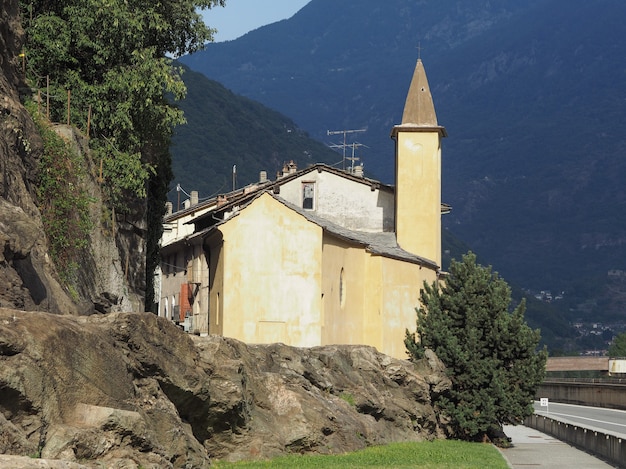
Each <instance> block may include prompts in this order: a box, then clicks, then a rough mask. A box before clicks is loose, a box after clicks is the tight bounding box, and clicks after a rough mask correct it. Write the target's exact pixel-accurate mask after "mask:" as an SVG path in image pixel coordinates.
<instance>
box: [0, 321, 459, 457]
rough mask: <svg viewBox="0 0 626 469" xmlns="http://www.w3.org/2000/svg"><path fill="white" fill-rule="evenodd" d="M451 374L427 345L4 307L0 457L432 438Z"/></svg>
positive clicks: (268, 448) (346, 445) (226, 453)
mask: <svg viewBox="0 0 626 469" xmlns="http://www.w3.org/2000/svg"><path fill="white" fill-rule="evenodd" d="M449 385H450V382H449V380H448V379H447V378H446V377H445V374H444V373H443V366H442V365H441V362H439V361H438V360H437V359H436V357H434V356H433V355H430V356H428V357H427V359H425V360H423V361H422V362H420V363H415V364H414V363H411V362H408V361H404V360H397V359H393V358H390V357H388V356H385V355H382V354H380V353H378V352H377V351H376V350H375V349H373V348H371V347H367V346H325V347H315V348H310V349H299V348H293V347H288V346H285V345H282V344H274V345H246V344H243V343H241V342H238V341H236V340H232V339H227V338H223V337H195V336H189V335H187V334H185V333H184V332H182V331H181V330H180V329H178V328H177V327H176V326H174V325H173V324H172V323H171V322H169V321H167V320H164V319H162V318H158V317H156V316H154V315H152V314H148V313H139V314H124V313H112V314H108V315H95V316H59V315H51V314H47V313H39V312H30V313H25V312H20V311H16V310H8V309H0V453H3V454H4V456H2V458H5V459H0V463H2V462H4V461H5V460H6V458H11V457H13V458H15V463H14V465H15V467H20V466H18V465H17V464H18V462H19V461H20V460H21V461H23V459H20V457H22V458H23V457H24V456H31V457H33V456H35V457H41V458H44V459H46V460H47V462H46V464H53V463H54V461H55V460H65V461H69V462H72V464H74V466H71V467H82V466H84V467H103V466H104V467H116V468H135V467H138V466H141V467H153V468H157V467H158V468H166V467H194V468H201V467H208V466H209V464H210V459H211V458H216V459H225V460H241V459H257V458H269V457H273V456H276V455H280V454H282V453H305V452H306V453H341V452H345V451H351V450H356V449H359V448H363V447H365V446H368V445H374V444H383V443H388V442H392V441H407V440H423V439H433V438H438V437H441V436H443V430H442V427H441V424H440V422H438V418H437V414H436V412H435V409H433V407H432V405H431V397H432V395H433V394H434V393H437V392H441V391H442V390H443V389H446V388H447V387H448V386H449ZM8 455H13V456H8ZM40 462H41V463H43V462H44V461H43V460H42V461H40ZM24 467H27V466H24ZM37 467H56V466H53V465H49V466H44V465H42V466H37ZM64 467H65V466H64ZM68 467H70V466H68Z"/></svg>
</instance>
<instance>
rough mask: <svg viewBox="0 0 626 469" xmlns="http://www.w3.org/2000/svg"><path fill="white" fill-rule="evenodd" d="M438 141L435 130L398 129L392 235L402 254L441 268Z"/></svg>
mask: <svg viewBox="0 0 626 469" xmlns="http://www.w3.org/2000/svg"><path fill="white" fill-rule="evenodd" d="M440 143H441V138H440V136H439V133H438V132H437V131H425V132H421V131H418V132H415V131H408V130H399V131H398V134H397V143H396V145H397V162H396V171H397V174H396V234H397V239H398V244H399V245H400V246H401V247H402V248H403V249H404V250H406V251H409V252H412V253H413V254H417V255H418V256H421V257H425V258H427V259H430V260H432V261H434V262H436V263H437V265H441V144H440Z"/></svg>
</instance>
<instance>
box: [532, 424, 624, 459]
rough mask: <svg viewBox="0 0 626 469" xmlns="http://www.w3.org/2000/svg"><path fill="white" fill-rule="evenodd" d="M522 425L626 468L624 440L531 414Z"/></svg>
mask: <svg viewBox="0 0 626 469" xmlns="http://www.w3.org/2000/svg"><path fill="white" fill-rule="evenodd" d="M524 425H526V426H527V427H530V428H534V429H536V430H539V431H540V432H543V433H546V434H548V435H550V436H553V437H554V438H557V439H558V440H561V441H563V442H565V443H568V444H570V445H572V446H575V447H577V448H579V449H582V450H583V451H586V452H588V453H591V454H593V455H595V456H598V457H599V458H601V459H604V460H605V461H607V462H609V463H611V464H615V465H616V466H617V467H621V468H626V440H624V439H623V438H620V437H617V436H615V435H611V434H607V433H603V432H600V431H595V430H590V429H588V428H583V427H581V426H578V425H573V424H571V423H566V422H560V421H558V420H554V419H552V418H550V417H545V416H543V415H537V414H533V415H531V416H530V417H527V418H526V420H524Z"/></svg>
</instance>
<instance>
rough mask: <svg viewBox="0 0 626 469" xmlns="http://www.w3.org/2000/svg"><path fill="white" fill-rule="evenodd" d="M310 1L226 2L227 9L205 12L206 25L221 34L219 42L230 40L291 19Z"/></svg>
mask: <svg viewBox="0 0 626 469" xmlns="http://www.w3.org/2000/svg"><path fill="white" fill-rule="evenodd" d="M309 1H310V0H226V6H225V7H223V8H222V7H216V8H211V9H210V10H204V12H203V16H204V21H205V23H206V24H207V25H208V26H209V27H211V28H214V29H217V30H218V32H217V34H216V35H215V42H221V41H230V40H232V39H237V38H238V37H240V36H243V35H244V34H245V33H247V32H248V31H251V30H253V29H256V28H260V27H261V26H264V25H266V24H270V23H275V22H276V21H280V20H283V19H285V18H291V17H292V16H293V15H294V14H295V13H296V12H297V11H298V10H300V9H301V8H302V7H303V6H304V5H306V4H307V3H309Z"/></svg>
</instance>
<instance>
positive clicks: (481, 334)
mask: <svg viewBox="0 0 626 469" xmlns="http://www.w3.org/2000/svg"><path fill="white" fill-rule="evenodd" d="M510 303H511V291H510V288H509V286H508V285H507V283H506V282H505V281H504V280H503V279H501V278H500V277H499V276H498V274H497V273H493V272H492V271H491V268H490V267H482V266H480V265H478V264H477V263H476V256H475V255H474V254H473V253H471V252H470V253H468V254H466V255H464V256H463V258H462V261H461V262H457V261H455V260H453V261H452V262H451V265H450V274H449V276H448V277H446V279H445V283H444V285H443V286H442V287H441V288H439V287H438V286H437V285H436V284H433V285H428V284H425V285H424V289H423V290H422V292H421V306H420V307H419V308H418V309H417V330H416V332H415V333H411V332H410V331H408V330H407V332H406V337H405V344H406V347H407V351H408V353H409V355H410V356H411V358H413V359H418V358H420V357H422V356H423V353H424V349H426V348H429V349H432V350H433V351H434V352H435V353H436V354H437V355H438V356H439V358H440V359H441V360H442V361H443V362H444V364H445V365H446V368H447V374H448V375H449V377H450V379H451V381H452V386H451V388H450V390H448V391H446V392H444V393H442V394H441V395H439V396H437V397H436V398H435V400H436V404H437V405H438V406H439V408H440V409H441V410H442V411H443V412H444V413H445V414H446V415H447V416H448V417H450V419H451V427H452V432H453V434H452V435H451V436H454V437H457V438H461V439H468V440H473V439H482V438H484V437H485V436H489V437H492V438H493V437H496V436H497V435H499V434H501V429H502V425H503V424H518V423H520V422H521V421H522V420H523V418H524V417H526V416H528V415H530V414H532V413H533V399H534V396H535V391H536V387H537V385H538V384H540V383H541V381H542V380H543V378H544V374H545V362H546V358H547V352H546V351H545V349H544V350H542V351H538V350H537V347H538V344H539V340H540V334H539V331H538V330H532V329H531V328H530V327H529V326H528V325H527V324H526V322H525V320H524V308H525V304H524V301H522V302H521V303H520V304H519V305H518V306H517V307H516V308H515V309H514V310H513V311H512V312H510V311H509V306H510Z"/></svg>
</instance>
